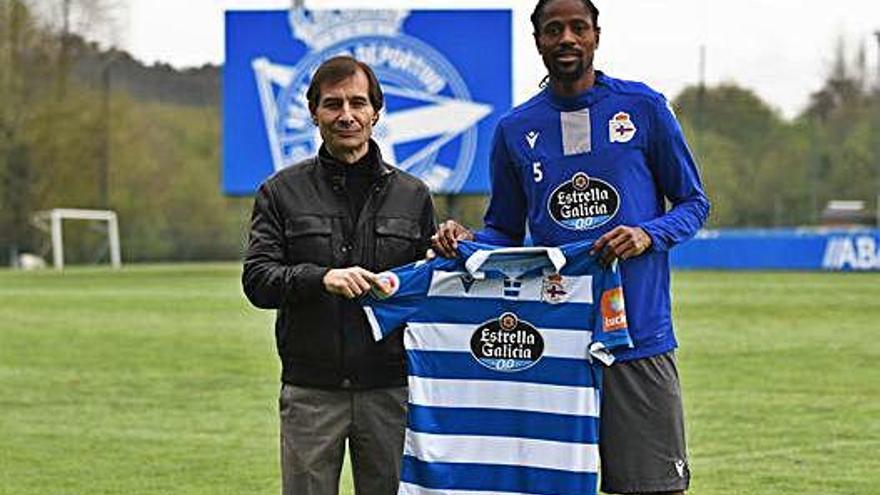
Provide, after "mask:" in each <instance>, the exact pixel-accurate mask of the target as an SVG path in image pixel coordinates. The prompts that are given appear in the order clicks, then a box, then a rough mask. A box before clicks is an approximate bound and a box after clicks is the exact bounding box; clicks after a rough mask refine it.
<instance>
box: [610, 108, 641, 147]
mask: <svg viewBox="0 0 880 495" xmlns="http://www.w3.org/2000/svg"><path fill="white" fill-rule="evenodd" d="M635 135H636V125H635V124H634V123H633V121H632V118H630V116H629V114H628V113H626V112H617V113H616V114H614V117H613V118H612V119H611V121H610V122H608V139H609V140H610V141H611V142H612V143H628V142H630V141H631V140H632V138H633V137H635Z"/></svg>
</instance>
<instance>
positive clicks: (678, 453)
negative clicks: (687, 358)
mask: <svg viewBox="0 0 880 495" xmlns="http://www.w3.org/2000/svg"><path fill="white" fill-rule="evenodd" d="M599 454H600V456H601V461H602V462H601V465H602V491H603V492H605V493H651V492H671V491H682V490H686V489H687V487H688V483H689V482H690V476H691V474H690V469H689V467H688V458H687V448H686V446H685V439H684V412H683V410H682V403H681V387H680V386H679V383H678V369H677V367H676V364H675V354H674V353H673V352H668V353H666V354H660V355H658V356H652V357H648V358H643V359H636V360H633V361H625V362H619V363H614V364H613V365H612V366H611V367H609V368H606V369H605V370H604V374H603V396H602V420H601V431H600V442H599Z"/></svg>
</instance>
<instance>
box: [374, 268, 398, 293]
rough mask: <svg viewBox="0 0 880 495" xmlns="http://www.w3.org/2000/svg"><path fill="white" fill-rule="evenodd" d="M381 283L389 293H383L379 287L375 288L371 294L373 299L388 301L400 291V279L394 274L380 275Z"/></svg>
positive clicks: (384, 273) (385, 273) (383, 273)
mask: <svg viewBox="0 0 880 495" xmlns="http://www.w3.org/2000/svg"><path fill="white" fill-rule="evenodd" d="M378 277H379V283H381V284H382V286H383V287H385V290H387V291H388V292H383V291H381V290H379V289H378V288H377V287H373V288H372V290H371V292H372V294H373V297H375V298H376V299H379V300H383V299H388V298H389V297H391V296H393V295H394V294H395V293H397V291H398V289H400V278H398V277H397V274H396V273H394V272H382V273H380V274H379V275H378Z"/></svg>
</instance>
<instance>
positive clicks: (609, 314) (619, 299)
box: [602, 287, 627, 332]
mask: <svg viewBox="0 0 880 495" xmlns="http://www.w3.org/2000/svg"><path fill="white" fill-rule="evenodd" d="M626 327H627V324H626V307H625V306H624V303H623V289H621V288H620V287H616V288H614V289H609V290H606V291H605V292H603V293H602V331H604V332H614V331H616V330H623V329H624V328H626Z"/></svg>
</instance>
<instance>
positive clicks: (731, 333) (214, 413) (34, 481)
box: [0, 264, 880, 495]
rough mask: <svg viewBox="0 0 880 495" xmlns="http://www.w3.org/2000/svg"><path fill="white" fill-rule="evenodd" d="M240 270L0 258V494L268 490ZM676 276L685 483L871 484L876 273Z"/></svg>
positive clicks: (876, 421)
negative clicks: (32, 264) (33, 265)
mask: <svg viewBox="0 0 880 495" xmlns="http://www.w3.org/2000/svg"><path fill="white" fill-rule="evenodd" d="M239 273H240V272H239V267H238V266H237V265H233V264H226V265H167V266H144V267H129V268H126V269H124V270H123V271H122V272H118V273H112V272H110V271H108V270H103V269H85V268H79V269H76V268H75V269H71V270H69V271H67V272H66V273H64V274H56V273H50V272H41V273H16V272H10V271H0V494H40V495H45V494H104V493H112V494H122V493H126V494H129V493H132V494H172V493H173V494H208V493H210V494H225V493H228V494H249V493H260V494H273V493H277V492H278V487H279V482H278V466H277V463H278V461H277V458H278V453H277V450H278V448H277V445H278V441H277V419H276V417H277V416H276V409H277V406H276V401H277V390H278V373H279V365H278V362H277V357H276V355H275V347H274V340H273V332H272V330H271V328H270V327H271V322H272V317H273V315H272V314H271V313H270V312H263V311H258V310H255V309H252V308H250V307H249V306H248V304H247V302H246V301H245V299H244V297H243V296H242V294H241V291H240V288H239V284H238V276H239ZM674 288H675V301H676V304H675V310H676V321H677V326H678V334H679V338H680V340H681V344H682V348H681V350H680V353H679V358H680V366H681V370H682V375H683V376H682V380H683V384H684V389H685V404H686V409H687V414H688V416H687V419H688V428H689V444H690V451H691V457H692V469H693V471H694V480H693V485H692V490H691V493H693V494H696V495H716V494H717V495H722V494H723V495H730V494H749V495H753V494H777V493H779V494H817V495H818V494H823V495H827V494H847V495H850V494H872V493H880V488H878V486H880V454H878V453H880V274H790V273H682V272H679V273H676V274H675V278H674ZM344 483H345V486H344V488H343V491H342V493H352V490H351V488H350V482H349V481H348V478H347V477H346V479H345V481H344Z"/></svg>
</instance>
